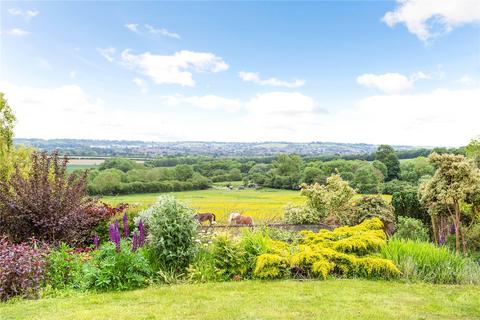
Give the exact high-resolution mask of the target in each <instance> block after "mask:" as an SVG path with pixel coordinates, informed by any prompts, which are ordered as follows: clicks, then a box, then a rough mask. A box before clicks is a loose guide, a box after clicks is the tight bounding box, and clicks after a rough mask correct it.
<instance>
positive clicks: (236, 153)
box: [15, 139, 432, 158]
mask: <svg viewBox="0 0 480 320" xmlns="http://www.w3.org/2000/svg"><path fill="white" fill-rule="evenodd" d="M15 144H17V145H28V146H33V147H35V148H38V149H40V150H46V151H53V150H59V151H60V153H62V154H68V155H70V156H81V157H111V156H123V157H145V158H154V157H160V156H213V157H256V156H272V155H276V154H281V153H290V154H291V153H294V154H298V155H302V156H342V157H343V156H347V157H348V156H354V157H355V158H358V157H359V156H361V155H365V156H367V155H369V154H372V153H373V152H375V150H376V149H377V147H378V145H375V144H364V143H336V142H309V143H300V142H201V141H180V142H146V141H115V140H77V139H51V140H44V139H15ZM393 147H394V149H395V150H396V151H397V152H399V153H400V154H409V153H410V151H412V152H414V153H415V154H412V155H413V156H417V155H419V154H420V155H422V154H423V153H426V154H428V153H429V152H430V151H431V150H432V148H431V147H422V148H420V147H413V146H393ZM405 157H407V158H408V157H409V156H405Z"/></svg>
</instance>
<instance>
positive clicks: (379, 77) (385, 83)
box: [357, 72, 430, 93]
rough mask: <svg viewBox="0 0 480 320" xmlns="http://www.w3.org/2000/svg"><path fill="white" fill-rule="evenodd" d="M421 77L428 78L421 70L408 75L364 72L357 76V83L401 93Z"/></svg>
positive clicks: (388, 91)
mask: <svg viewBox="0 0 480 320" xmlns="http://www.w3.org/2000/svg"><path fill="white" fill-rule="evenodd" d="M422 79H430V76H428V75H426V74H425V73H423V72H416V73H414V74H412V75H411V76H410V77H407V76H404V75H403V74H400V73H384V74H372V73H365V74H362V75H360V76H358V77H357V83H358V84H360V85H362V86H365V87H369V88H376V89H379V90H381V91H383V92H385V93H401V92H405V91H407V90H409V89H411V88H412V87H413V84H414V83H415V81H418V80H422Z"/></svg>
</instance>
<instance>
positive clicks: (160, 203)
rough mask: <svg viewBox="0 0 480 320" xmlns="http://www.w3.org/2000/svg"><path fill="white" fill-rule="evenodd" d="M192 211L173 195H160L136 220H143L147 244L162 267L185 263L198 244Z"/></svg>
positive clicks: (170, 267)
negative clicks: (196, 242) (196, 243)
mask: <svg viewBox="0 0 480 320" xmlns="http://www.w3.org/2000/svg"><path fill="white" fill-rule="evenodd" d="M193 215H194V212H193V210H192V209H190V208H189V207H187V206H186V205H185V204H183V203H181V202H178V201H177V200H175V198H174V197H172V196H160V197H159V198H158V200H157V203H155V204H154V205H153V206H152V207H150V208H148V209H146V210H144V211H142V212H141V213H140V214H139V216H138V218H137V219H136V222H137V224H138V222H139V221H144V223H145V225H146V227H147V230H148V235H147V245H148V246H149V247H150V248H151V249H152V251H153V253H154V255H155V256H156V259H157V260H158V261H159V263H161V264H162V265H163V267H164V269H172V268H178V269H184V268H186V267H188V265H189V263H190V262H191V260H192V258H193V257H194V255H195V252H196V250H197V247H196V245H195V237H196V234H197V222H196V221H195V219H194V218H193Z"/></svg>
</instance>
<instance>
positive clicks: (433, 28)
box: [382, 0, 480, 42]
mask: <svg viewBox="0 0 480 320" xmlns="http://www.w3.org/2000/svg"><path fill="white" fill-rule="evenodd" d="M397 4H398V7H397V8H396V9H395V10H394V11H389V12H387V13H386V14H385V15H384V16H383V18H382V20H383V22H385V23H386V24H387V25H388V26H390V27H394V26H395V25H397V24H401V23H403V24H405V26H406V27H407V29H408V31H409V32H411V33H413V34H415V35H416V36H417V37H418V38H419V39H420V40H422V41H424V42H428V41H429V40H430V39H431V38H432V37H434V36H437V35H440V34H444V33H448V32H450V31H452V30H453V29H454V28H456V27H458V26H461V25H463V24H468V23H478V22H480V1H478V0H441V1H439V0H397Z"/></svg>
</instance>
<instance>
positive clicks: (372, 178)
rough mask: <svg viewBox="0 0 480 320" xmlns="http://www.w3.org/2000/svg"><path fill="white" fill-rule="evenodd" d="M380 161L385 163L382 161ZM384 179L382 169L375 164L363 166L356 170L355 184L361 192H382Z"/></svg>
mask: <svg viewBox="0 0 480 320" xmlns="http://www.w3.org/2000/svg"><path fill="white" fill-rule="evenodd" d="M378 162H380V161H378ZM380 163H381V164H383V163H382V162H380ZM383 179H384V175H383V173H382V172H381V171H380V170H378V169H376V168H375V167H373V166H363V167H361V168H360V169H358V170H357V171H356V172H355V177H354V179H353V186H354V187H355V188H356V189H357V191H358V192H360V193H368V194H372V193H373V194H375V193H380V192H381V191H382V182H383Z"/></svg>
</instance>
